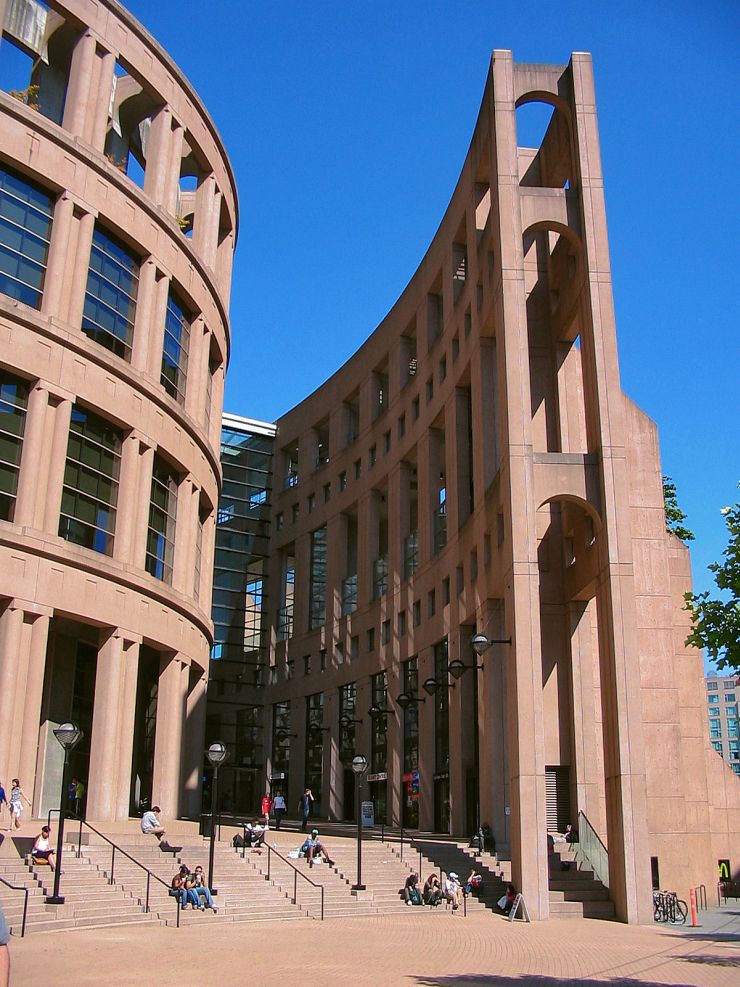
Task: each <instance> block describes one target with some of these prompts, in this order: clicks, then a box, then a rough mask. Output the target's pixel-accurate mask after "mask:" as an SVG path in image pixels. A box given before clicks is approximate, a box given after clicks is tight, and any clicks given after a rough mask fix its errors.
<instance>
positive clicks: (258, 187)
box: [126, 0, 740, 589]
mask: <svg viewBox="0 0 740 987" xmlns="http://www.w3.org/2000/svg"><path fill="white" fill-rule="evenodd" d="M126 6H127V7H128V8H129V9H130V10H131V11H132V12H133V13H134V14H135V15H136V16H137V17H138V18H139V19H140V20H141V21H142V23H143V24H144V25H145V26H146V27H147V28H148V29H149V30H150V31H151V32H152V33H153V34H154V35H155V37H156V38H157V40H158V41H159V42H160V43H161V44H162V45H163V47H164V48H165V49H167V51H168V52H169V53H170V54H171V55H172V57H173V58H174V59H175V61H176V62H177V63H178V64H179V66H180V67H181V69H182V70H183V71H184V72H185V74H186V75H187V76H188V77H189V78H190V80H191V82H192V83H193V85H194V86H195V88H196V89H197V91H198V92H199V94H200V96H201V97H202V99H203V100H204V102H205V104H206V106H207V107H208V110H209V112H210V113H211V115H212V116H213V118H214V120H215V122H216V125H217V127H218V128H219V131H220V133H221V136H222V137H223V140H224V142H225V145H226V148H227V150H228V152H229V154H230V156H231V161H232V163H233V166H234V170H235V173H236V179H237V183H238V186H239V196H240V207H241V226H240V234H239V244H238V249H237V255H236V262H235V266H234V288H233V295H232V304H231V318H232V330H233V350H232V360H231V365H230V368H229V374H228V379H227V387H226V404H225V407H226V410H227V411H231V412H234V413H236V414H242V415H247V416H248V417H252V418H259V419H263V420H267V421H272V420H274V419H275V418H277V417H278V416H279V415H281V414H282V413H284V412H285V411H287V410H288V409H289V408H291V407H293V405H295V404H297V403H298V402H299V401H300V400H302V399H303V398H304V397H305V396H306V395H307V394H309V393H310V392H311V391H313V390H314V389H315V388H316V387H318V386H319V385H320V384H321V383H322V382H323V381H324V380H325V379H326V378H327V377H328V376H330V375H331V374H332V373H333V372H334V371H335V370H336V369H337V368H338V367H339V366H341V364H342V363H344V362H345V360H347V359H348V358H349V357H350V356H351V355H352V353H353V352H354V351H355V350H356V349H357V348H358V346H359V345H360V344H361V343H362V341H363V340H364V339H365V338H366V337H367V336H368V335H369V334H370V332H371V331H372V330H373V329H374V328H375V326H376V325H377V324H378V323H379V322H380V321H381V319H382V318H383V316H384V315H385V314H386V312H387V311H388V310H389V309H390V308H391V307H392V305H393V303H394V302H395V300H396V299H397V298H398V296H399V295H400V293H401V291H402V290H403V288H404V286H405V284H406V283H407V282H408V280H409V279H410V278H411V276H412V274H413V273H414V271H415V269H416V267H417V265H418V263H419V261H420V260H421V258H422V257H423V255H424V253H425V251H426V248H427V246H428V244H429V242H430V241H431V239H432V238H433V236H434V233H435V231H436V228H437V226H438V224H439V221H440V220H441V218H442V216H443V214H444V211H445V208H446V206H447V204H448V201H449V198H450V196H451V194H452V190H453V188H454V186H455V183H456V181H457V178H458V176H459V171H460V168H461V166H462V163H463V160H464V158H465V154H466V151H467V148H468V145H469V142H470V137H471V134H472V130H473V125H474V123H475V119H476V116H477V113H478V109H479V106H480V100H481V97H482V94H483V86H484V83H485V79H486V72H487V68H488V63H489V59H490V53H491V51H492V50H493V49H494V48H511V49H512V50H513V52H514V58H515V59H516V60H517V61H525V62H526V61H529V62H555V63H565V62H567V61H568V58H569V56H570V53H571V52H572V51H590V52H591V53H592V54H593V58H594V67H595V75H596V94H597V95H596V98H597V109H598V113H599V125H600V136H601V153H602V161H603V168H604V179H605V185H606V203H607V216H608V222H609V238H610V247H611V262H612V275H613V280H614V295H615V304H616V313H617V330H618V339H619V346H620V361H621V373H622V386H623V388H624V390H625V391H626V393H627V394H628V395H629V396H630V397H631V398H632V399H633V400H634V401H636V403H637V404H638V405H639V406H640V407H641V408H642V409H643V410H644V411H645V412H646V413H647V414H648V415H650V416H651V417H652V418H653V419H654V420H655V421H656V422H657V424H658V426H659V429H660V439H661V452H662V462H663V472H664V473H668V474H669V475H671V476H672V477H673V479H674V481H675V482H676V484H677V487H678V494H679V502H680V504H681V506H682V507H683V509H684V510H685V511H686V512H687V514H688V515H689V520H688V524H689V526H690V527H692V528H693V529H694V530H695V531H696V534H697V540H696V542H695V543H694V544H693V547H692V559H693V570H694V582H695V586H696V588H697V589H704V588H709V587H710V586H713V581H712V577H711V574H710V573H708V572H707V569H706V566H707V564H708V563H709V562H711V561H713V560H715V559H717V558H719V556H720V554H721V552H722V550H723V548H724V547H725V545H726V532H725V527H724V524H723V521H722V518H721V516H720V514H719V509H720V507H722V506H723V505H724V504H728V503H732V502H734V501H735V500H737V499H738V498H739V497H740V491H738V489H737V483H738V481H739V480H740V455H739V452H740V446H739V443H738V418H739V417H740V416H739V414H738V401H739V398H740V387H739V386H738V381H739V380H740V343H739V342H738V331H739V328H740V320H739V318H738V315H739V314H740V312H739V308H740V306H739V305H738V288H739V282H740V278H739V277H738V267H739V265H738V255H739V251H738V229H737V227H738V219H739V218H740V214H739V212H738V178H737V166H738V157H739V155H738V151H739V149H740V112H739V110H738V107H739V103H738V93H740V58H738V52H739V51H740V3H738V2H737V0H703V2H696V0H673V2H668V0H665V2H664V0H641V2H623V0H611V2H604V0H590V2H588V0H561V2H554V0H552V2H551V0H547V2H544V0H531V2H530V3H522V2H516V3H515V2H511V0H488V2H483V0H475V2H473V0H456V2H452V0H448V2H442V0H426V2H423V0H394V2H390V0H365V2H364V3H359V2H355V0H344V2H341V3H340V2H338V0H284V2H280V3H277V2H272V0H263V2H261V3H255V2H250V0H246V2H245V0H215V2H212V3H210V4H206V3H195V2H193V0H177V2H176V0H157V2H156V3H153V2H152V0H128V2H127V3H126Z"/></svg>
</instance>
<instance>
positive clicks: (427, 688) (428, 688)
mask: <svg viewBox="0 0 740 987" xmlns="http://www.w3.org/2000/svg"><path fill="white" fill-rule="evenodd" d="M421 687H422V689H423V690H424V692H426V693H427V694H428V695H430V696H433V695H434V693H435V692H436V691H437V690H438V689H444V688H447V689H454V688H455V683H454V682H439V681H438V680H437V679H435V678H434V676H433V675H430V676H429V678H428V679H424V681H423V682H422V683H421Z"/></svg>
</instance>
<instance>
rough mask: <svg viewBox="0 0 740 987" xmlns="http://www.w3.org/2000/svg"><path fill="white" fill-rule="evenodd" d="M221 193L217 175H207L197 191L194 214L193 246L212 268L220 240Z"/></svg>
mask: <svg viewBox="0 0 740 987" xmlns="http://www.w3.org/2000/svg"><path fill="white" fill-rule="evenodd" d="M220 207H221V193H220V192H219V191H218V188H217V186H216V176H215V175H214V174H213V173H211V174H210V175H207V176H206V177H205V178H204V179H203V181H202V182H201V183H200V185H199V186H198V190H197V192H196V193H195V214H194V216H193V238H192V239H193V247H194V248H195V250H196V251H197V253H198V254H200V256H201V257H202V258H203V260H204V262H205V263H206V265H207V266H208V267H210V268H213V267H214V266H215V260H216V246H217V240H218V220H219V210H220Z"/></svg>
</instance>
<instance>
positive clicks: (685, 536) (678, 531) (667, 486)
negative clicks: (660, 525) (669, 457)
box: [663, 476, 694, 544]
mask: <svg viewBox="0 0 740 987" xmlns="http://www.w3.org/2000/svg"><path fill="white" fill-rule="evenodd" d="M663 500H664V502H665V526H666V528H667V530H668V531H672V532H673V534H674V535H676V536H677V537H678V538H680V539H681V541H682V542H684V544H685V543H686V542H687V541H693V540H694V532H693V531H690V530H689V529H688V528H687V527H686V526H685V525H684V523H683V522H684V521H685V520H686V515H685V514H684V512H683V511H682V510H681V508H680V507H679V506H678V495H677V494H676V484H675V483H674V482H673V480H672V479H671V478H670V476H664V477H663Z"/></svg>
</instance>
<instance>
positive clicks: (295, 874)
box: [265, 844, 324, 922]
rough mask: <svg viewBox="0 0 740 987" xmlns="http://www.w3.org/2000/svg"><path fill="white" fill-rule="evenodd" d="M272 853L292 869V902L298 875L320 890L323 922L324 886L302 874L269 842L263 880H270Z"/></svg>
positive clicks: (295, 899) (295, 896)
mask: <svg viewBox="0 0 740 987" xmlns="http://www.w3.org/2000/svg"><path fill="white" fill-rule="evenodd" d="M273 853H274V854H275V856H276V857H279V858H280V859H281V860H282V861H283V862H284V863H286V864H287V865H288V867H290V868H291V870H292V871H293V904H294V905H295V904H296V902H297V899H298V878H299V877H302V878H303V880H304V881H308V883H309V884H310V885H311V886H312V887H314V888H318V889H319V891H320V892H321V921H322V922H323V921H324V886H323V884H316V882H315V881H312V880H311V878H310V877H309V876H308V875H307V874H304V873H303V871H300V870H299V869H298V868H297V867H296V866H295V864H292V863H291V862H290V860H288V858H287V857H284V856H283V855H282V853H280V851H279V850H277V849H276V848H275V847H274V846H270V845H269V844H268V845H267V873H266V874H265V880H266V881H269V880H270V865H271V863H272V859H271V857H272V854H273Z"/></svg>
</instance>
